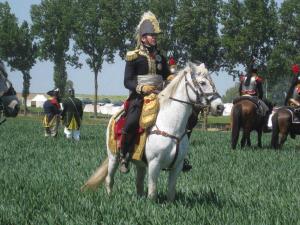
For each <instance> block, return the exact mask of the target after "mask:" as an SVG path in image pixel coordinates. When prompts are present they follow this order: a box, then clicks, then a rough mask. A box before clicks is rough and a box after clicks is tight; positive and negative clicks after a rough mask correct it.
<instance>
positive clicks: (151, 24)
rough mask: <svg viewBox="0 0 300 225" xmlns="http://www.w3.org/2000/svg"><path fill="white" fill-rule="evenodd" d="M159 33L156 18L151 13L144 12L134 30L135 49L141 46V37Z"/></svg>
mask: <svg viewBox="0 0 300 225" xmlns="http://www.w3.org/2000/svg"><path fill="white" fill-rule="evenodd" d="M159 33H161V30H160V27H159V22H158V20H157V19H156V16H155V15H154V14H153V13H152V12H151V11H148V12H145V13H144V14H143V15H142V17H141V20H140V22H139V24H138V26H137V28H136V41H137V47H139V46H140V45H141V37H142V36H144V35H146V34H159Z"/></svg>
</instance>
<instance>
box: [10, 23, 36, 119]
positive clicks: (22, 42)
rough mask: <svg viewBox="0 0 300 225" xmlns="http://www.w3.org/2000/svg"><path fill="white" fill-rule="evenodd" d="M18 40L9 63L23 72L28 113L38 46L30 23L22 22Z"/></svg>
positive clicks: (23, 94) (24, 94)
mask: <svg viewBox="0 0 300 225" xmlns="http://www.w3.org/2000/svg"><path fill="white" fill-rule="evenodd" d="M17 37H18V41H17V42H16V46H15V48H14V49H15V50H14V53H13V54H14V55H13V56H12V57H10V58H9V60H8V64H9V65H10V66H11V67H12V68H14V69H17V70H19V71H21V73H22V74H23V91H22V96H23V98H24V105H25V115H26V114H27V97H28V95H29V88H30V79H31V77H30V70H31V68H32V67H33V65H34V64H35V62H36V57H37V55H36V53H37V46H36V44H35V43H34V42H33V35H32V34H31V31H30V28H29V26H28V23H27V22H26V21H25V22H23V23H22V25H21V26H20V28H19V30H18V36H17Z"/></svg>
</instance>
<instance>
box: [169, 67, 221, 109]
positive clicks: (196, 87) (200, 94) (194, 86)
mask: <svg viewBox="0 0 300 225" xmlns="http://www.w3.org/2000/svg"><path fill="white" fill-rule="evenodd" d="M187 74H188V73H187V72H186V71H184V80H185V90H186V93H187V97H188V99H189V100H188V101H183V100H180V99H177V98H173V97H172V96H171V97H169V99H171V100H173V101H177V102H180V103H184V104H188V105H192V106H193V108H205V107H207V105H209V104H210V103H211V102H212V101H213V100H215V99H217V98H220V95H219V94H218V92H217V91H216V87H215V86H214V85H213V84H212V82H211V80H210V79H207V80H208V81H209V84H210V85H211V86H212V88H213V91H212V92H209V93H205V92H204V91H203V90H202V88H201V86H200V84H199V83H198V82H197V79H196V75H195V72H193V71H192V72H191V73H190V74H191V80H192V83H191V82H190V81H189V80H188V79H187ZM188 87H189V88H190V89H191V90H192V91H193V92H194V94H195V95H196V101H195V102H194V101H193V100H191V97H190V95H189V91H188ZM201 98H204V99H205V102H206V104H202V103H201Z"/></svg>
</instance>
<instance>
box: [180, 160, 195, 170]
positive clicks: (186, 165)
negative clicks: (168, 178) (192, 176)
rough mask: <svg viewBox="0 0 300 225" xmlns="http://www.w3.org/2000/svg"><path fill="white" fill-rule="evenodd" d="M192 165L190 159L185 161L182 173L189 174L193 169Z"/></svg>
mask: <svg viewBox="0 0 300 225" xmlns="http://www.w3.org/2000/svg"><path fill="white" fill-rule="evenodd" d="M192 168H193V167H192V165H191V164H190V162H189V160H188V159H184V160H183V166H182V172H188V171H190V170H191V169H192Z"/></svg>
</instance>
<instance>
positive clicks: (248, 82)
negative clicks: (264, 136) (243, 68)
mask: <svg viewBox="0 0 300 225" xmlns="http://www.w3.org/2000/svg"><path fill="white" fill-rule="evenodd" d="M239 93H240V96H251V97H254V98H257V104H258V107H259V113H260V114H261V116H263V117H265V121H264V128H263V130H264V132H267V131H269V130H268V126H267V123H268V116H266V114H267V112H268V111H269V107H268V106H267V105H266V103H265V102H264V101H263V100H262V98H263V95H264V92H263V79H262V78H261V77H260V76H259V75H258V74H257V65H256V64H255V62H253V64H252V66H251V73H248V74H247V76H244V75H242V76H241V77H240V86H239Z"/></svg>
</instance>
